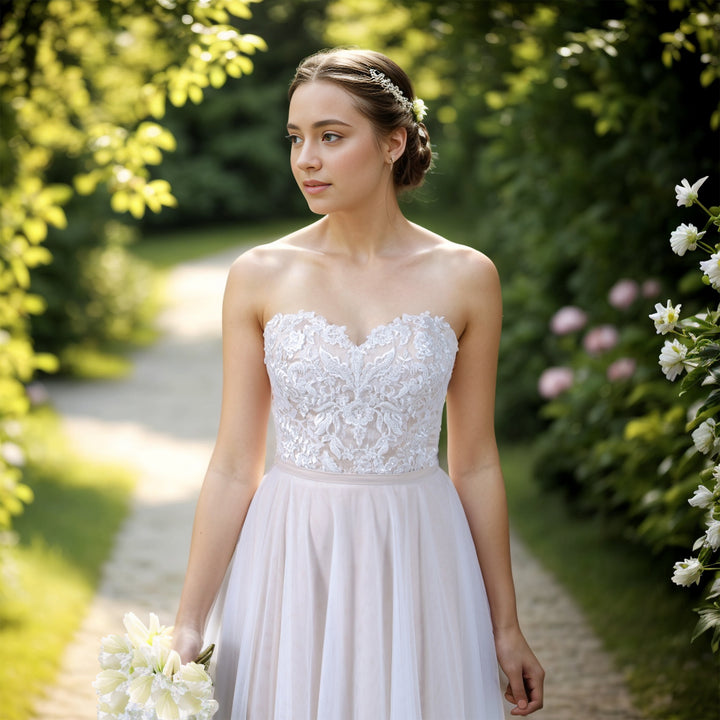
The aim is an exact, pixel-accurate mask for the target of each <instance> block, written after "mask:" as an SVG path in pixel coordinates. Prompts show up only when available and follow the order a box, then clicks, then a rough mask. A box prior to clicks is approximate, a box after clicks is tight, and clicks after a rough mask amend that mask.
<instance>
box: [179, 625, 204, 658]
mask: <svg viewBox="0 0 720 720" xmlns="http://www.w3.org/2000/svg"><path fill="white" fill-rule="evenodd" d="M202 642H203V637H202V633H200V632H199V631H198V630H195V629H193V628H190V627H176V628H175V630H174V631H173V650H177V651H178V653H179V654H180V660H181V661H182V663H183V665H184V664H185V663H189V662H194V661H195V660H196V659H197V657H198V655H200V653H201V652H202Z"/></svg>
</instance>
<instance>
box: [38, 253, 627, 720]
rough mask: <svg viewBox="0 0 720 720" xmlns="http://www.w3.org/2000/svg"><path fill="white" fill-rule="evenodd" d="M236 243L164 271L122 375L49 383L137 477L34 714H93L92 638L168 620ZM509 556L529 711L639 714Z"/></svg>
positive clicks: (94, 451)
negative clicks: (134, 620) (162, 294)
mask: <svg viewBox="0 0 720 720" xmlns="http://www.w3.org/2000/svg"><path fill="white" fill-rule="evenodd" d="M238 252H239V249H238V250H235V251H234V252H232V253H224V254H222V255H218V256H214V257H211V258H208V259H204V260H202V261H196V262H192V263H188V264H184V265H181V266H179V267H178V268H177V269H176V270H175V271H174V272H173V273H172V275H171V278H170V282H169V298H168V300H169V303H168V308H167V310H166V311H165V312H164V313H163V315H162V317H161V320H160V326H161V327H160V329H161V331H162V338H161V339H160V340H159V341H158V342H157V343H155V344H154V345H153V346H152V347H150V348H148V349H144V350H143V351H141V352H137V353H136V354H135V355H134V358H133V362H134V369H133V372H132V374H131V375H130V376H129V377H128V378H125V379H123V380H121V381H112V382H110V381H108V382H91V383H80V382H64V381H63V382H54V383H52V384H51V387H50V392H51V397H52V400H53V402H54V404H55V406H56V407H57V409H58V410H59V412H60V413H62V415H63V417H64V421H65V426H66V429H67V431H68V433H69V435H70V437H71V438H72V439H73V441H74V442H75V443H76V445H77V446H78V447H79V449H80V450H81V451H83V452H84V453H86V454H87V455H89V456H92V457H93V458H97V459H107V460H110V461H113V462H117V461H120V462H123V463H126V464H127V465H129V466H131V467H134V468H136V470H137V472H138V476H139V481H138V484H137V489H136V492H135V496H134V502H133V506H132V511H131V513H130V515H129V517H128V518H127V520H126V522H125V524H124V526H123V528H122V529H121V531H120V533H119V535H118V538H117V541H116V545H115V549H114V551H113V553H112V556H111V557H110V559H109V561H108V563H107V565H106V568H105V572H104V575H103V579H102V581H101V584H100V587H99V588H98V591H97V595H96V597H95V599H94V601H93V603H92V604H91V606H90V608H89V610H88V613H87V615H86V617H85V619H84V621H83V622H82V625H81V627H80V629H79V631H78V632H77V635H76V637H75V639H74V641H73V642H72V643H71V644H70V646H69V647H68V648H67V651H66V653H65V657H64V660H63V664H62V669H61V671H60V674H59V677H58V681H57V684H56V685H55V686H54V687H53V688H51V689H50V690H49V692H48V694H47V696H46V697H43V698H40V699H38V701H37V704H36V718H37V720H92V719H94V718H95V717H96V711H95V695H94V691H93V689H92V687H91V683H92V681H93V680H94V678H95V675H96V673H97V671H98V665H97V653H98V649H99V640H100V638H101V637H102V636H103V635H106V634H108V633H111V632H122V617H123V615H124V613H126V612H128V611H133V612H135V613H136V614H137V615H138V616H139V617H140V618H141V619H146V618H147V615H148V613H149V612H155V613H157V614H158V615H159V616H160V620H161V622H162V623H163V624H171V623H172V621H173V618H174V615H175V609H176V603H177V600H178V597H179V593H180V587H181V583H182V577H183V573H184V570H185V563H186V559H187V552H188V547H189V540H190V530H191V524H192V516H193V511H194V504H195V499H196V497H197V492H198V490H199V485H200V482H201V480H202V477H203V474H204V471H205V467H206V465H207V461H208V459H209V456H210V452H211V450H212V443H213V440H214V436H215V431H216V427H217V425H216V424H217V418H218V415H219V407H220V379H221V358H220V349H221V348H220V307H221V298H222V292H223V288H224V284H225V276H226V273H227V269H228V266H229V264H230V262H231V261H232V259H233V257H235V256H236V255H237V254H238ZM513 562H514V571H515V578H516V585H517V592H518V604H519V611H520V616H521V622H522V625H523V629H524V631H525V634H526V636H527V637H528V640H529V641H530V644H531V645H532V647H533V649H534V650H535V652H536V654H537V655H538V657H539V658H540V660H541V662H542V663H543V665H544V666H545V669H546V672H547V681H546V698H547V699H546V704H545V709H543V710H542V711H540V712H539V713H536V714H535V715H534V716H532V717H537V718H540V719H542V718H544V719H545V720H635V719H636V718H639V717H640V715H639V714H638V713H637V712H636V711H634V710H633V708H632V705H631V703H630V700H629V698H628V694H627V691H626V689H625V686H624V684H623V680H622V678H621V677H620V676H619V675H618V674H617V673H616V672H615V671H613V669H612V663H611V660H610V659H609V658H608V657H607V655H606V654H605V653H604V652H603V650H602V648H601V646H600V644H599V642H598V640H597V639H596V637H595V636H594V635H593V633H592V632H591V630H590V629H589V628H588V626H587V624H586V623H585V621H584V619H583V617H582V615H581V613H580V612H579V610H578V609H577V608H576V607H575V605H574V604H573V602H572V601H571V600H570V598H569V597H568V596H567V595H566V594H565V593H564V592H563V591H562V589H561V588H560V587H559V586H558V585H557V583H556V582H555V581H554V580H553V579H552V577H551V576H549V575H548V574H547V573H546V572H545V571H544V570H543V569H542V568H541V567H540V566H539V565H538V564H537V562H535V560H534V559H533V558H532V556H531V555H530V554H529V553H528V551H527V549H526V548H525V547H523V546H522V545H521V544H520V543H519V542H518V541H517V539H515V538H513ZM508 717H510V716H509V715H508ZM337 720H345V719H344V718H338V719H337ZM442 720H452V719H451V718H447V719H445V718H443V719H442ZM478 720H481V719H478Z"/></svg>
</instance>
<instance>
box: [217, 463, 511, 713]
mask: <svg viewBox="0 0 720 720" xmlns="http://www.w3.org/2000/svg"><path fill="white" fill-rule="evenodd" d="M206 641H207V642H215V643H216V644H217V650H216V654H215V668H214V676H215V688H216V694H215V697H216V698H217V700H218V702H219V704H220V710H219V711H218V714H217V715H216V716H215V718H216V720H501V719H502V718H503V709H502V700H501V693H500V684H499V675H498V666H497V660H496V656H495V648H494V642H493V636H492V626H491V622H490V613H489V609H488V603H487V597H486V593H485V588H484V585H483V581H482V577H481V573H480V567H479V565H478V561H477V555H476V553H475V548H474V545H473V542H472V538H471V535H470V530H469V528H468V524H467V520H466V518H465V514H464V511H463V508H462V505H461V504H460V500H459V498H458V495H457V493H456V491H455V488H454V486H453V485H452V482H451V481H450V478H449V477H448V476H447V474H446V473H445V472H444V471H443V470H441V469H440V468H439V467H434V468H429V469H426V470H420V471H417V472H410V473H401V474H393V475H351V474H346V473H343V474H337V475H336V474H331V473H326V472H317V471H311V470H304V469H301V468H297V467H294V466H290V465H286V464H276V465H274V466H273V467H272V468H271V469H270V471H269V472H268V473H267V475H266V476H265V477H264V478H263V481H262V483H261V484H260V487H259V488H258V490H257V492H256V494H255V497H254V498H253V501H252V503H251V505H250V508H249V510H248V514H247V517H246V520H245V524H244V526H243V530H242V533H241V535H240V539H239V541H238V544H237V548H236V550H235V553H234V555H233V559H232V561H231V563H230V567H229V569H228V572H227V575H226V577H225V581H224V583H223V586H222V588H221V590H220V592H219V594H218V597H217V599H216V602H215V605H214V607H213V610H212V612H211V616H210V619H209V622H208V627H207V632H206Z"/></svg>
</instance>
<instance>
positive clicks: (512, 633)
mask: <svg viewBox="0 0 720 720" xmlns="http://www.w3.org/2000/svg"><path fill="white" fill-rule="evenodd" d="M495 651H496V653H497V657H498V662H499V663H500V667H501V668H502V669H503V672H504V673H505V675H507V678H508V686H507V689H506V690H505V699H506V700H507V701H508V702H511V703H514V704H515V707H514V708H513V709H512V710H511V711H510V714H511V715H530V713H533V712H535V711H536V710H539V709H540V708H541V707H542V706H543V682H544V680H545V671H544V670H543V669H542V666H541V665H540V663H539V662H538V660H537V658H536V657H535V655H534V654H533V652H532V650H531V649H530V647H529V646H528V644H527V642H526V640H525V638H524V637H523V635H522V633H521V632H520V629H519V628H515V629H512V630H504V631H495Z"/></svg>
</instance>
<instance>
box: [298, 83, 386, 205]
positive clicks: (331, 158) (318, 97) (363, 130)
mask: <svg viewBox="0 0 720 720" xmlns="http://www.w3.org/2000/svg"><path fill="white" fill-rule="evenodd" d="M287 127H288V134H289V138H290V142H291V151H290V164H291V166H292V172H293V175H294V177H295V181H296V182H297V184H298V185H299V187H300V190H302V192H303V195H304V196H305V199H306V200H307V203H308V206H309V207H310V209H311V210H312V211H313V212H315V213H318V214H320V215H327V214H328V213H331V212H338V211H356V210H362V209H363V208H370V207H371V206H372V204H373V203H375V202H380V201H382V200H383V199H384V198H385V197H386V193H387V192H388V190H390V191H391V192H394V188H393V187H392V165H391V164H390V163H389V162H388V160H389V159H390V158H391V152H392V144H391V142H390V141H383V140H382V139H378V137H377V134H376V132H375V129H374V127H373V126H372V124H371V123H370V121H369V120H368V119H367V118H366V117H365V116H364V115H362V114H361V113H360V112H359V111H358V110H357V109H356V107H355V106H354V104H353V98H352V96H351V95H350V94H349V93H347V92H346V91H345V90H343V89H342V88H340V87H339V86H338V85H336V84H335V83H332V82H327V81H322V80H320V81H314V82H308V83H304V84H302V85H300V86H299V87H298V88H297V90H296V91H295V93H294V94H293V96H292V98H291V100H290V111H289V114H288V126H287Z"/></svg>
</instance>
